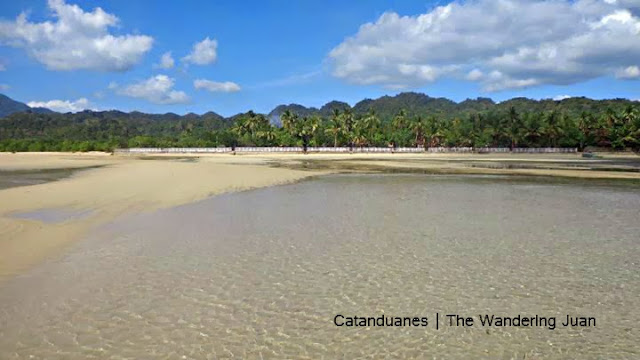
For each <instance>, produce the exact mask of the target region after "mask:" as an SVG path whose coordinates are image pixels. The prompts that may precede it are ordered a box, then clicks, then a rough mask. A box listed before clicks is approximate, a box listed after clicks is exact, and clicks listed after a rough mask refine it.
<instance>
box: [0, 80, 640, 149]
mask: <svg viewBox="0 0 640 360" xmlns="http://www.w3.org/2000/svg"><path fill="white" fill-rule="evenodd" d="M639 108H640V106H638V102H633V101H629V100H624V99H614V100H591V99H587V98H569V99H565V100H562V101H554V100H539V101H537V100H531V99H526V98H515V99H511V100H508V101H504V102H501V103H494V102H493V101H492V100H491V99H487V98H478V99H473V100H471V99H470V100H465V101H463V102H460V103H455V102H453V101H451V100H448V99H444V98H432V97H429V96H427V95H424V94H418V93H402V94H399V95H397V96H393V97H390V96H384V97H381V98H379V99H376V100H369V99H368V100H363V101H361V102H359V103H357V104H356V105H355V106H353V107H351V106H349V105H348V104H346V103H343V102H338V101H333V102H330V103H328V104H326V105H325V106H323V107H322V108H320V109H316V108H307V107H304V106H302V105H296V104H292V105H281V106H278V107H277V108H275V109H274V110H273V111H272V112H271V113H269V114H256V113H254V112H251V111H250V112H247V113H244V114H238V115H235V116H233V117H230V118H224V117H222V116H220V115H218V114H216V113H213V112H209V113H206V114H203V115H196V114H187V115H183V116H180V115H176V114H171V113H169V114H158V115H152V114H144V113H139V112H132V113H124V112H120V111H103V112H96V111H83V112H79V113H75V114H72V113H67V114H58V113H46V112H45V113H36V112H32V111H27V112H18V113H13V114H10V115H8V116H5V117H4V118H1V119H0V151H13V152H15V151H91V150H102V151H111V150H113V149H114V148H122V147H216V146H358V147H360V146H389V145H394V146H424V147H434V146H469V147H486V146H491V147H511V148H512V147H547V146H553V147H578V148H579V149H583V148H585V147H586V146H597V147H607V148H612V149H615V150H621V149H633V150H636V151H637V150H638V149H640V110H639Z"/></svg>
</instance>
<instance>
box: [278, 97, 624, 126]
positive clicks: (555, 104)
mask: <svg viewBox="0 0 640 360" xmlns="http://www.w3.org/2000/svg"><path fill="white" fill-rule="evenodd" d="M630 104H637V102H634V101H631V100H627V99H606V100H593V99H589V98H585V97H571V98H567V99H564V100H559V101H558V100H552V99H542V100H534V99H528V98H523V97H519V98H513V99H510V100H507V101H503V102H500V103H495V102H494V101H493V100H491V99H490V98H483V97H479V98H476V99H466V100H464V101H461V102H459V103H456V102H454V101H452V100H449V99H446V98H436V97H431V96H429V95H426V94H421V93H416V92H404V93H400V94H398V95H395V96H382V97H380V98H377V99H364V100H362V101H360V102H358V103H357V104H355V105H354V106H353V107H351V106H349V104H347V103H344V102H340V101H331V102H329V103H327V104H325V105H324V106H322V107H321V108H320V109H316V108H314V107H305V106H302V105H298V104H290V105H279V106H277V107H276V108H275V109H273V110H272V111H271V112H270V113H269V117H270V119H272V123H278V122H277V121H274V120H279V115H280V114H282V113H283V112H284V111H285V110H290V111H292V112H295V113H297V114H298V115H299V116H311V115H320V116H323V117H329V116H331V112H332V110H333V109H334V108H337V109H340V110H341V111H343V110H344V109H351V110H352V112H353V113H354V114H355V115H357V116H358V115H359V116H362V115H364V114H366V113H368V112H369V111H371V110H373V111H375V113H376V114H377V115H378V117H379V118H380V119H381V120H382V121H383V122H386V121H391V119H392V118H393V116H394V115H395V114H397V113H398V112H399V111H400V110H404V111H405V112H406V114H407V116H410V117H414V116H422V117H428V116H436V117H438V118H443V119H447V120H451V119H454V118H461V117H467V116H469V115H471V114H474V113H479V112H481V113H483V112H498V113H501V112H506V111H508V110H509V109H510V108H511V107H514V108H515V109H516V110H517V111H519V112H548V111H552V110H557V111H560V112H565V113H568V114H570V115H574V116H576V115H579V114H580V113H582V112H583V111H586V112H590V113H593V114H594V115H600V114H602V113H604V111H605V110H606V109H607V108H611V109H613V110H615V111H620V110H622V109H623V108H624V107H626V106H628V105H630Z"/></svg>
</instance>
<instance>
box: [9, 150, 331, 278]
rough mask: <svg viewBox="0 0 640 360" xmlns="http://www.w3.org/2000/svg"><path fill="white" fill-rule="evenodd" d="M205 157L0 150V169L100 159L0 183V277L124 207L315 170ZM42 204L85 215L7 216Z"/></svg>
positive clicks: (160, 204) (171, 201) (147, 206)
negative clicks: (25, 181) (54, 177)
mask: <svg viewBox="0 0 640 360" xmlns="http://www.w3.org/2000/svg"><path fill="white" fill-rule="evenodd" d="M212 160H215V161H209V159H200V160H198V161H183V160H181V159H165V160H160V161H157V160H156V161H147V160H140V159H136V158H128V157H121V158H118V157H107V156H103V155H94V156H87V155H71V154H40V155H36V154H0V170H11V169H14V170H15V169H22V170H24V169H54V168H56V167H58V168H74V167H75V168H82V167H88V166H98V165H100V166H103V167H101V168H94V169H90V170H84V171H80V172H78V173H76V174H75V175H73V176H71V177H69V178H66V179H62V180H58V181H53V182H49V183H45V184H39V185H33V186H21V187H13V188H9V189H4V190H0V254H2V255H0V280H1V279H2V278H6V277H8V276H10V275H13V274H15V273H17V272H19V271H21V270H24V269H26V268H28V267H29V266H30V265H33V264H35V263H38V262H39V261H41V260H43V259H44V258H46V257H47V256H49V255H55V254H57V253H58V252H59V251H60V250H61V249H63V248H64V247H65V246H66V245H68V244H70V243H72V242H73V241H76V240H79V239H81V238H82V236H83V235H85V234H86V233H87V231H88V230H89V229H91V228H93V227H95V226H98V225H101V224H104V223H107V222H109V221H111V220H113V219H115V218H116V217H118V216H121V215H124V214H127V213H140V212H150V211H154V210H157V209H160V208H168V207H172V206H176V205H181V204H186V203H190V202H193V201H197V200H201V199H204V198H206V197H209V196H212V195H215V194H219V193H223V192H230V191H239V190H246V189H251V188H255V187H262V186H269V185H274V184H282V183H287V182H292V181H296V180H299V179H302V178H305V177H308V176H313V175H317V174H322V173H323V172H322V171H301V170H291V169H285V168H272V167H268V166H260V165H257V163H256V162H253V163H252V162H246V161H244V162H243V164H234V163H231V162H229V161H228V160H227V161H224V160H222V159H212ZM221 160H222V161H221ZM258 163H259V162H258ZM43 209H62V210H70V211H90V215H89V216H86V217H82V218H79V219H78V218H72V219H69V220H66V221H62V222H59V223H46V222H42V221H38V220H34V219H25V218H19V217H15V216H12V215H13V214H19V213H25V212H33V211H39V210H43Z"/></svg>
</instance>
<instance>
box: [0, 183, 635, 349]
mask: <svg viewBox="0 0 640 360" xmlns="http://www.w3.org/2000/svg"><path fill="white" fill-rule="evenodd" d="M616 184H618V183H613V184H611V185H607V184H603V183H601V182H600V183H593V182H588V181H586V182H566V181H562V182H554V181H544V182H539V181H537V180H536V179H523V178H511V177H477V176H425V175H335V176H326V177H320V178H316V179H313V180H309V181H304V182H300V183H297V184H292V185H285V186H276V187H271V188H264V189H258V190H252V191H246V192H241V193H235V194H227V195H222V196H217V197H213V198H211V199H207V200H205V201H201V202H198V203H195V204H190V205H186V206H181V207H176V208H172V209H168V210H163V211H158V212H155V213H152V214H144V215H136V216H131V217H123V218H121V219H119V220H117V221H115V222H113V223H111V224H109V225H107V226H104V227H103V228H100V229H97V230H96V231H95V233H94V234H92V235H91V236H90V237H89V238H88V239H86V241H83V242H81V243H79V244H77V245H76V246H74V248H73V249H71V250H70V251H69V252H68V254H67V255H65V256H64V257H62V258H59V259H57V260H52V261H49V262H48V263H46V264H42V265H40V266H38V267H37V268H34V269H33V270H31V271H29V272H28V273H26V274H23V275H20V276H17V277H15V278H13V279H11V280H9V281H7V282H6V283H4V284H0V305H2V306H1V309H2V311H1V312H0V324H1V325H0V358H2V359H12V358H36V359H86V358H100V359H103V358H109V359H126V358H168V359H203V358H211V359H223V358H241V359H268V358H271V359H360V358H363V359H364V358H366V359H372V358H416V359H423V358H464V359H466V358H507V359H510V358H515V359H523V358H526V359H532V358H533V359H535V358H558V359H565V358H580V359H589V358H594V359H602V358H606V359H616V358H637V357H639V356H640V347H639V342H640V331H639V330H638V329H639V327H638V324H639V323H640V272H639V271H638V269H639V268H640V221H639V220H640V191H639V190H640V188H638V186H637V185H633V184H623V185H616ZM436 312H437V313H439V315H440V318H439V324H440V327H439V328H438V329H437V330H436V328H435V326H434V325H435V313H436ZM338 314H341V315H343V316H345V317H352V316H364V317H379V316H381V315H385V316H389V317H392V316H398V317H414V316H417V317H422V316H425V317H428V319H429V325H428V326H426V327H424V326H403V327H376V326H369V327H347V326H336V324H335V322H334V319H335V318H336V315H338ZM446 314H461V315H464V316H468V317H475V318H477V316H478V315H480V314H495V315H498V316H510V317H514V316H517V315H521V316H523V317H524V316H526V317H533V316H536V315H538V316H546V317H557V319H558V327H556V328H555V329H554V330H550V329H549V328H548V327H545V326H535V327H490V328H489V327H481V326H469V327H451V326H446V325H447V324H446V322H445V320H444V318H443V316H444V315H446ZM567 315H571V316H583V317H593V318H595V319H596V326H595V327H593V326H589V327H566V328H565V327H561V326H560V322H562V321H564V320H565V319H566V316H567Z"/></svg>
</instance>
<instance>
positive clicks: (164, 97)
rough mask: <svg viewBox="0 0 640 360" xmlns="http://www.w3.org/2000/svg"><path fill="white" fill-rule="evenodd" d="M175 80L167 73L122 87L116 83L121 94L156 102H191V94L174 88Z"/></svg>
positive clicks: (117, 90) (116, 87)
mask: <svg viewBox="0 0 640 360" xmlns="http://www.w3.org/2000/svg"><path fill="white" fill-rule="evenodd" d="M174 84H175V81H174V80H173V79H172V78H170V77H168V76H167V75H156V76H152V77H150V78H148V79H146V80H143V81H140V82H138V83H135V84H131V85H128V86H125V87H123V88H120V87H118V86H117V84H114V85H115V87H113V88H114V89H116V92H117V93H118V94H120V95H125V96H130V97H133V98H137V99H144V100H147V101H149V102H152V103H154V104H185V103H188V102H189V96H187V94H186V93H185V92H184V91H178V90H173V85H174Z"/></svg>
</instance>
